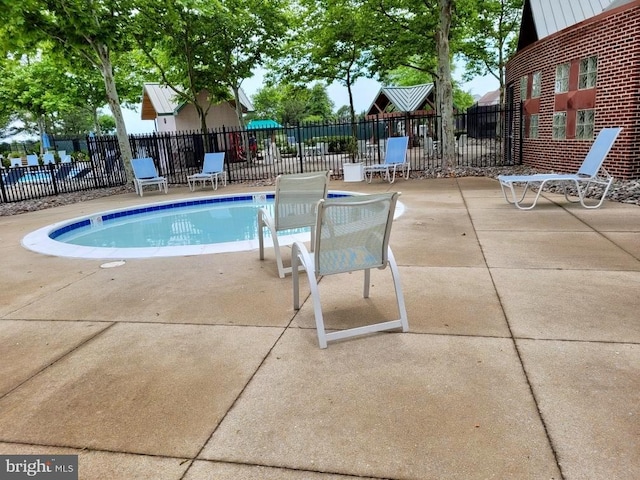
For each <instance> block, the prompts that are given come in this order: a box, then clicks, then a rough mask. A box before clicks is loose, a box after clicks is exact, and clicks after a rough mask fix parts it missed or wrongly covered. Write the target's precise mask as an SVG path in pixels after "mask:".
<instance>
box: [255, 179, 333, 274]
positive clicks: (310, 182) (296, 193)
mask: <svg viewBox="0 0 640 480" xmlns="http://www.w3.org/2000/svg"><path fill="white" fill-rule="evenodd" d="M328 186H329V171H322V172H310V173H296V174H291V175H279V176H278V177H277V178H276V193H275V201H274V204H273V212H274V213H273V216H272V214H271V213H270V212H269V210H267V209H266V208H261V209H260V210H258V242H259V246H260V260H264V229H265V228H268V229H269V231H270V233H271V239H272V240H273V249H274V252H275V256H276V263H277V265H278V276H279V277H280V278H284V276H285V274H287V273H291V267H286V268H285V267H284V266H283V264H282V255H281V254H280V244H279V242H278V232H281V231H283V230H290V229H293V228H303V227H311V235H312V237H313V230H314V228H313V227H314V226H315V221H316V205H317V203H318V200H321V199H323V198H326V197H327V188H328ZM311 248H312V249H313V245H312V246H311Z"/></svg>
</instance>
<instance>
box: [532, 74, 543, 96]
mask: <svg viewBox="0 0 640 480" xmlns="http://www.w3.org/2000/svg"><path fill="white" fill-rule="evenodd" d="M541 83H542V73H540V72H536V73H534V74H533V78H532V79H531V98H538V97H540V88H541Z"/></svg>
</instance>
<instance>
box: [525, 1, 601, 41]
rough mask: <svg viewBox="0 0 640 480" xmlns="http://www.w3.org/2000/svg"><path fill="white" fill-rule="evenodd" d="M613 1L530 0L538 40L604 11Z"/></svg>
mask: <svg viewBox="0 0 640 480" xmlns="http://www.w3.org/2000/svg"><path fill="white" fill-rule="evenodd" d="M611 3H612V0H571V1H566V0H564V1H559V0H529V4H530V7H531V13H532V14H533V21H534V23H535V27H536V32H537V34H538V40H540V39H542V38H544V37H548V36H549V35H552V34H554V33H556V32H559V31H560V30H562V29H564V28H567V27H569V26H571V25H575V24H576V23H579V22H582V21H583V20H586V19H587V18H591V17H594V16H596V15H598V14H599V13H602V11H603V10H604V9H605V8H607V7H608V6H609V5H610V4H611Z"/></svg>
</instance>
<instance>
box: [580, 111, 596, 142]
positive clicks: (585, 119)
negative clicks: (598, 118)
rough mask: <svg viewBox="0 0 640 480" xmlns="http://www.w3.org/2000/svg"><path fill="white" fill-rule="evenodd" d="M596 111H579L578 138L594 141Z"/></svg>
mask: <svg viewBox="0 0 640 480" xmlns="http://www.w3.org/2000/svg"><path fill="white" fill-rule="evenodd" d="M594 119H595V113H594V110H578V111H577V115H576V138H578V139H580V140H591V139H593V124H594V123H595V122H594Z"/></svg>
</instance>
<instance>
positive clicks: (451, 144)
mask: <svg viewBox="0 0 640 480" xmlns="http://www.w3.org/2000/svg"><path fill="white" fill-rule="evenodd" d="M367 2H368V5H369V8H370V10H371V11H372V12H373V16H374V18H375V21H376V23H377V24H378V28H377V29H376V35H377V36H376V42H375V43H376V45H377V48H376V49H375V50H374V52H373V54H374V57H375V63H376V66H377V68H378V69H379V70H380V72H381V73H382V74H383V75H384V74H385V73H387V72H389V71H392V70H394V69H395V68H397V67H400V66H404V67H409V68H412V69H415V70H419V71H422V72H426V73H428V74H430V75H431V76H432V78H433V79H434V84H435V91H436V112H437V113H438V115H439V118H440V122H441V128H440V132H441V136H442V138H440V142H441V145H442V152H443V156H442V158H443V161H444V167H445V169H447V170H450V169H451V165H452V162H453V158H454V153H455V136H454V132H453V125H454V122H453V86H452V78H451V57H452V55H451V49H450V43H451V42H452V43H454V45H455V44H456V42H457V41H458V39H459V38H460V37H461V35H462V33H463V29H462V27H461V26H459V25H458V22H457V21H453V22H452V19H453V16H454V10H453V0H423V1H422V2H415V1H413V0H367ZM428 32H434V34H433V35H430V34H429V33H428Z"/></svg>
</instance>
